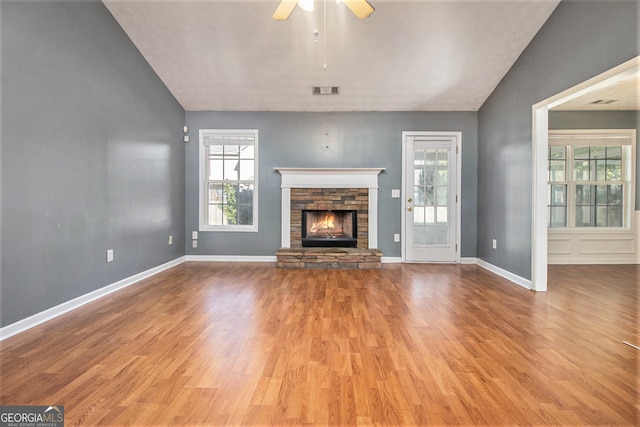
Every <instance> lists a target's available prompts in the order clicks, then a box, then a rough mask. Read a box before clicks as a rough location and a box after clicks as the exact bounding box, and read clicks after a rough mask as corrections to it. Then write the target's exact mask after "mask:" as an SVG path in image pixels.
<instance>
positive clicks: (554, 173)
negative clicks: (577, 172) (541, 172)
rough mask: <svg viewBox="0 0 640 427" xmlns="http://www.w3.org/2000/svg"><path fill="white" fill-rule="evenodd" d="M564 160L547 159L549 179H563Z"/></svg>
mask: <svg viewBox="0 0 640 427" xmlns="http://www.w3.org/2000/svg"><path fill="white" fill-rule="evenodd" d="M564 170H565V161H564V160H551V161H549V181H564V179H565V175H564Z"/></svg>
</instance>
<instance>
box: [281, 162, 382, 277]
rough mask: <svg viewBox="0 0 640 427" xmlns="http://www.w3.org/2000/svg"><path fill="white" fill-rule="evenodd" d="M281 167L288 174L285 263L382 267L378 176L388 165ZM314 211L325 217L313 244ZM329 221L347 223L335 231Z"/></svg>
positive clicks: (284, 197)
mask: <svg viewBox="0 0 640 427" xmlns="http://www.w3.org/2000/svg"><path fill="white" fill-rule="evenodd" d="M276 170H277V171H278V172H280V174H281V175H282V186H281V188H282V220H281V227H282V228H281V248H280V249H279V250H278V253H277V257H278V266H279V267H305V268H312V267H316V268H327V267H330V268H331V267H332V268H336V267H337V268H379V266H380V257H381V255H382V253H381V252H380V251H379V250H378V249H377V245H378V215H377V214H378V174H379V173H380V172H382V171H383V170H384V168H366V169H365V168H358V169H346V168H340V169H337V168H331V169H329V168H327V169H302V168H276ZM319 211H322V212H323V213H319ZM309 214H311V216H314V217H316V216H320V218H319V219H318V218H316V219H317V221H319V222H320V224H316V231H317V232H316V233H315V234H316V236H315V237H316V239H315V241H311V242H310V240H309V224H308V220H309ZM305 215H306V216H307V218H306V220H305V218H304V217H305ZM331 215H333V217H332V218H331ZM351 220H353V221H354V223H353V224H352V225H351V224H347V225H345V221H347V222H349V221H351ZM323 221H324V222H323ZM328 221H339V222H341V225H340V226H339V227H340V231H337V230H335V229H334V230H331V231H329V228H331V227H329V225H330V224H328V223H327V222H328ZM332 225H333V226H334V228H335V224H332ZM318 231H319V233H318ZM323 233H324V234H325V235H322V234H323ZM312 234H313V233H312ZM318 234H319V236H318ZM312 240H313V236H312ZM347 242H348V245H347V244H346V243H347Z"/></svg>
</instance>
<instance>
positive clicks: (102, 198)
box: [0, 1, 184, 326]
mask: <svg viewBox="0 0 640 427" xmlns="http://www.w3.org/2000/svg"><path fill="white" fill-rule="evenodd" d="M0 7H1V9H0V10H1V15H2V16H1V24H2V25H1V31H2V33H1V34H2V51H1V57H2V134H1V137H2V145H1V147H2V157H1V159H2V198H1V200H2V252H1V254H2V272H1V280H2V282H1V287H0V289H1V292H2V294H1V300H2V303H1V313H2V314H1V319H0V324H1V325H2V326H6V325H8V324H11V323H13V322H15V321H18V320H21V319H23V318H25V317H28V316H30V315H32V314H35V313H38V312H40V311H43V310H45V309H47V308H50V307H52V306H55V305H57V304H60V303H62V302H65V301H68V300H70V299H72V298H74V297H77V296H80V295H83V294H86V293H88V292H91V291H93V290H96V289H98V288H100V287H103V286H105V285H107V284H111V283H114V282H116V281H118V280H121V279H123V278H126V277H130V276H132V275H134V274H136V273H139V272H142V271H145V270H147V269H149V268H152V267H155V266H158V265H161V264H163V263H165V262H168V261H170V260H173V259H175V258H178V257H180V256H182V255H184V245H183V242H184V143H183V142H182V126H183V124H184V110H183V109H182V108H181V107H180V105H179V104H178V103H177V102H176V101H175V99H174V98H173V96H172V95H171V94H170V93H169V92H168V91H167V89H166V87H165V86H164V85H163V84H162V82H161V81H160V80H159V78H158V77H157V76H156V75H155V74H154V72H153V71H152V70H151V68H150V67H149V65H148V64H147V63H146V62H145V60H144V59H143V58H142V56H141V55H140V54H139V52H138V51H137V49H136V48H135V47H134V46H133V44H132V43H131V42H130V40H129V39H128V38H127V36H126V35H125V34H124V32H123V31H122V30H121V28H120V27H119V25H118V24H117V23H116V21H115V20H114V19H113V17H112V16H111V15H110V13H109V12H108V11H107V9H106V8H105V7H104V5H103V4H102V3H101V2H99V1H82V2H77V1H70V2H15V3H14V2H8V1H2V2H0ZM169 234H173V236H174V241H175V242H176V243H174V245H173V246H168V236H169ZM107 249H114V251H115V261H114V262H113V263H109V264H107V263H106V258H105V254H106V250H107Z"/></svg>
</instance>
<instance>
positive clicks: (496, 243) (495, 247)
mask: <svg viewBox="0 0 640 427" xmlns="http://www.w3.org/2000/svg"><path fill="white" fill-rule="evenodd" d="M491 244H492V245H493V249H498V242H497V241H496V239H493V240H492V242H491Z"/></svg>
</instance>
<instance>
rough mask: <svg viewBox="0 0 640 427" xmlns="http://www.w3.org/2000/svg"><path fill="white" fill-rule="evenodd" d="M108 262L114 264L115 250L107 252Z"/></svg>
mask: <svg viewBox="0 0 640 427" xmlns="http://www.w3.org/2000/svg"><path fill="white" fill-rule="evenodd" d="M107 262H113V249H109V250H107Z"/></svg>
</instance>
